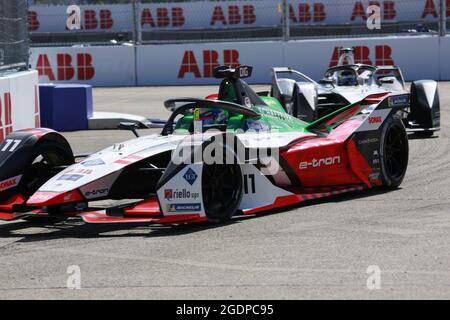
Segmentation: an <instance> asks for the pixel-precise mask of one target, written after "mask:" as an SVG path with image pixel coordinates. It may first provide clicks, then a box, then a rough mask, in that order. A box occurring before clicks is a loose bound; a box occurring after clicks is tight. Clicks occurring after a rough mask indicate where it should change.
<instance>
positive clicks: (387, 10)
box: [350, 0, 397, 21]
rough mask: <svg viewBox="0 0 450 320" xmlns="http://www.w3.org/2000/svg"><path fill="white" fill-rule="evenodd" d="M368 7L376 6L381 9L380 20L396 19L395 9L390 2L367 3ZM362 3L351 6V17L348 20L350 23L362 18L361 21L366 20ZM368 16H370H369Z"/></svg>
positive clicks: (358, 2) (390, 0)
mask: <svg viewBox="0 0 450 320" xmlns="http://www.w3.org/2000/svg"><path fill="white" fill-rule="evenodd" d="M368 6H378V7H380V8H383V15H382V18H383V19H384V20H392V19H395V18H396V17H397V11H396V9H395V2H394V1H392V0H389V1H369V3H368ZM368 6H365V5H364V4H363V3H362V1H357V2H355V5H354V6H353V11H352V16H351V18H350V20H351V21H355V20H356V19H357V18H362V19H363V20H367V13H366V10H367V7H368ZM369 15H370V14H369Z"/></svg>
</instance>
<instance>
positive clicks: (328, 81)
mask: <svg viewBox="0 0 450 320" xmlns="http://www.w3.org/2000/svg"><path fill="white" fill-rule="evenodd" d="M319 83H320V84H326V85H331V86H333V87H334V80H333V79H327V78H325V79H322V80H320V81H319Z"/></svg>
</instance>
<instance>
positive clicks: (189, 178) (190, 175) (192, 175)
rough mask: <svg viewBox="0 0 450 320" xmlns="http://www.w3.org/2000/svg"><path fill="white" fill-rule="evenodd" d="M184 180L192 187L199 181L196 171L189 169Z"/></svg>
mask: <svg viewBox="0 0 450 320" xmlns="http://www.w3.org/2000/svg"><path fill="white" fill-rule="evenodd" d="M183 178H184V180H186V181H187V182H188V183H189V184H190V185H191V186H192V185H193V184H194V183H195V180H197V174H196V173H195V171H194V170H192V169H191V168H189V169H188V171H186V173H185V174H184V175H183Z"/></svg>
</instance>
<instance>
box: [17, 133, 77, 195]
mask: <svg viewBox="0 0 450 320" xmlns="http://www.w3.org/2000/svg"><path fill="white" fill-rule="evenodd" d="M30 159H31V161H30V164H29V166H28V168H26V170H25V172H24V174H23V178H22V180H21V181H20V185H19V188H20V193H21V194H23V195H24V196H27V197H29V196H31V195H32V194H33V193H34V192H36V191H37V190H38V189H39V188H40V187H41V186H42V185H43V184H44V183H45V182H46V181H47V180H48V179H50V178H51V177H52V176H53V175H54V174H55V172H56V171H55V170H56V168H57V167H59V166H64V165H70V164H73V163H74V159H73V156H72V155H71V154H68V153H67V152H66V151H65V150H64V149H63V148H61V147H60V145H59V144H58V143H57V142H54V141H43V142H40V143H39V144H38V145H36V147H35V148H34V150H33V154H32V156H31V158H30Z"/></svg>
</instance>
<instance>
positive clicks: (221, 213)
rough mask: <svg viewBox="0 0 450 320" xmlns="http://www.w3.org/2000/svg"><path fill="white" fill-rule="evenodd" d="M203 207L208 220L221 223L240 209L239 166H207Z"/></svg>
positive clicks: (240, 176) (203, 184)
mask: <svg viewBox="0 0 450 320" xmlns="http://www.w3.org/2000/svg"><path fill="white" fill-rule="evenodd" d="M202 193H203V205H204V209H205V213H206V216H207V218H208V220H209V221H210V222H212V223H221V222H225V221H227V220H229V219H230V218H231V217H232V216H233V214H234V213H235V212H236V211H237V210H238V209H239V205H240V203H241V199H242V173H241V168H240V166H239V164H237V163H236V164H211V165H207V164H205V165H204V166H203V174H202Z"/></svg>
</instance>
